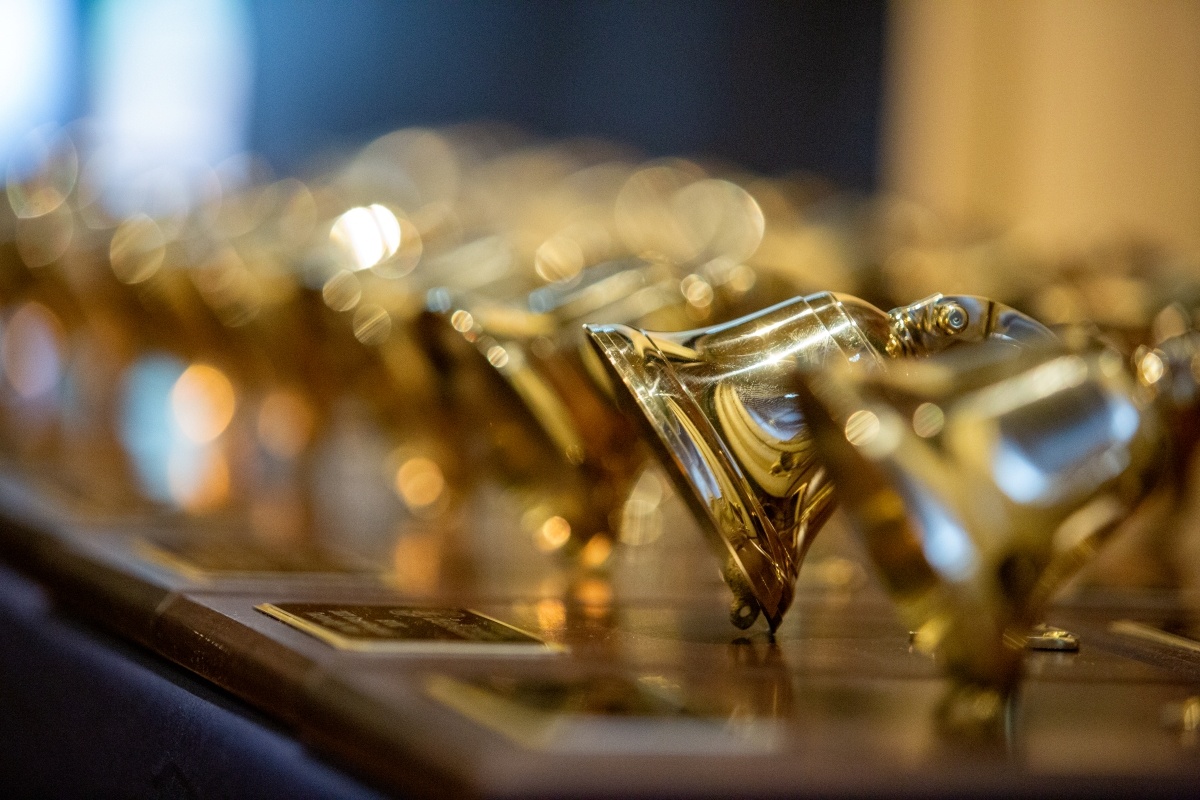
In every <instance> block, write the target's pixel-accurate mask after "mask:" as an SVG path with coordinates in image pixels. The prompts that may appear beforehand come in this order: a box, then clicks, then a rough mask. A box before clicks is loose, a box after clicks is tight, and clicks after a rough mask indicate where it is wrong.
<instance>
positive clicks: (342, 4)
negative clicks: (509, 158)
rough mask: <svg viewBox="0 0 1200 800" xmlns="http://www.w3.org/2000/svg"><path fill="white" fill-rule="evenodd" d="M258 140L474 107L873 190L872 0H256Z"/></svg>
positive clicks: (290, 150) (564, 130) (537, 129)
mask: <svg viewBox="0 0 1200 800" xmlns="http://www.w3.org/2000/svg"><path fill="white" fill-rule="evenodd" d="M250 12H251V17H252V19H253V23H254V29H255V30H254V38H255V42H256V48H257V53H256V60H257V77H256V83H255V89H254V104H253V117H252V133H251V145H252V147H253V148H254V149H255V150H257V151H258V152H260V153H262V154H263V155H265V156H266V157H267V159H268V161H270V162H271V163H272V164H273V165H274V166H275V167H276V168H277V169H279V170H281V171H283V172H288V171H295V170H297V169H300V168H302V167H303V165H304V164H305V163H307V161H308V160H309V159H310V158H311V157H312V156H313V155H314V154H317V153H320V152H321V151H323V150H325V149H328V148H331V147H335V146H347V145H354V144H358V143H362V142H365V141H367V140H368V139H370V138H371V137H373V136H374V135H377V134H380V133H383V132H385V131H388V130H390V129H393V128H396V127H400V126H406V125H444V124H450V123H456V122H464V121H471V120H477V119H496V120H503V121H506V122H511V123H515V124H517V125H519V126H521V127H523V128H525V129H527V130H529V131H531V132H534V133H537V134H543V135H547V136H553V137H558V136H567V135H598V136H603V137H607V138H612V139H616V140H619V141H622V142H626V143H628V144H632V145H635V146H637V147H639V148H641V149H642V150H643V151H644V152H646V153H647V154H648V155H666V154H679V155H700V156H707V157H717V158H724V159H728V160H731V161H734V162H736V163H739V164H743V165H746V166H749V167H752V168H755V169H759V170H763V171H766V172H769V173H780V172H784V171H789V170H794V169H803V170H809V171H814V172H818V173H821V174H823V175H826V176H828V177H830V178H833V179H834V180H836V181H838V182H840V183H842V184H843V185H846V186H851V187H856V188H861V189H870V188H872V187H873V186H874V182H875V174H876V166H875V162H876V150H877V146H876V139H877V136H878V119H879V100H880V89H881V63H882V51H883V33H884V30H883V29H884V3H883V0H870V1H869V2H864V1H858V2H842V1H841V0H821V1H820V2H815V1H811V0H810V1H808V2H794V3H768V2H727V1H724V0H691V1H690V2H684V1H682V0H657V1H656V2H655V1H652V0H644V1H643V2H632V1H631V0H590V1H588V0H563V1H562V2H517V1H515V0H514V1H512V2H499V1H498V0H474V1H470V0H442V1H441V2H422V1H420V0H393V1H392V2H382V1H381V0H320V1H318V0H308V1H304V0H260V1H259V2H254V3H251V4H250Z"/></svg>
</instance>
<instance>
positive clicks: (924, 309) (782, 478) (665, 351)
mask: <svg viewBox="0 0 1200 800" xmlns="http://www.w3.org/2000/svg"><path fill="white" fill-rule="evenodd" d="M586 328H587V331H588V334H589V336H590V339H591V342H592V344H593V346H594V347H595V348H596V350H597V352H598V353H599V354H600V355H601V356H602V361H603V363H604V364H605V366H606V367H607V368H608V370H609V372H610V374H611V376H612V383H613V384H614V386H616V387H619V389H618V392H619V393H620V394H621V396H622V397H623V398H625V400H626V401H629V402H631V404H632V405H633V407H634V408H633V411H632V415H633V416H634V417H635V418H636V419H638V420H639V421H640V422H641V423H642V424H643V428H644V429H645V430H646V432H647V439H649V440H650V442H651V443H652V444H653V445H654V446H655V448H656V451H657V453H658V455H659V457H660V459H661V460H662V462H663V464H664V465H666V467H667V469H668V471H669V472H670V473H671V474H672V476H673V477H674V478H675V481H676V483H677V484H678V485H679V487H680V491H681V493H682V494H683V495H684V496H685V497H686V498H687V500H688V501H689V503H690V504H691V505H692V507H693V509H694V511H695V512H696V515H697V517H698V518H699V519H700V520H701V521H702V522H703V523H704V524H705V527H706V530H707V531H708V532H709V534H710V535H711V538H712V544H713V545H714V547H715V548H716V550H717V552H718V554H719V555H720V557H721V558H722V560H723V562H724V565H725V571H724V575H725V579H726V581H727V583H728V584H729V586H730V588H731V589H732V590H733V593H734V603H733V607H732V611H731V619H732V621H733V623H734V624H735V625H737V626H739V627H748V626H749V625H751V624H752V623H753V622H754V621H755V619H757V617H758V616H759V614H760V612H761V613H762V614H763V615H765V617H766V619H767V622H768V623H769V625H770V626H771V628H772V629H774V628H776V627H778V625H779V623H780V621H781V620H782V618H783V615H784V613H785V612H786V611H787V609H788V607H789V606H790V605H791V603H792V598H793V594H794V590H795V583H796V577H797V574H798V572H799V569H800V564H801V562H802V561H803V559H804V555H805V552H806V551H807V550H808V547H809V545H810V544H811V543H812V538H813V536H814V535H815V534H816V533H817V531H818V530H819V529H820V527H821V525H822V524H823V523H824V522H825V520H826V518H827V517H828V516H829V514H830V513H831V511H832V510H833V494H832V492H833V489H832V486H831V485H830V482H829V480H828V477H827V476H826V472H825V468H824V465H823V462H822V460H821V459H820V458H819V457H818V454H817V453H816V452H815V451H814V448H813V441H812V437H811V436H810V434H809V432H808V423H807V420H806V418H805V413H804V411H803V409H802V407H801V405H800V403H799V401H798V399H797V394H796V389H795V386H794V383H795V380H796V375H797V374H798V372H800V371H802V370H803V371H807V370H822V369H827V368H830V367H833V366H836V365H837V364H844V363H853V364H861V365H863V366H865V367H868V368H869V369H871V370H874V371H879V370H882V369H884V368H885V366H886V365H887V364H888V363H889V362H891V361H892V360H894V359H896V358H899V357H902V356H904V357H907V356H927V355H930V354H932V353H936V352H940V351H942V350H945V349H947V348H949V347H951V346H954V345H958V344H964V343H978V342H982V341H994V342H997V343H999V345H1007V347H1008V349H1010V350H1015V349H1016V347H1017V345H1018V344H1020V343H1025V342H1034V341H1042V340H1050V339H1052V338H1053V336H1052V334H1050V332H1049V331H1047V330H1046V329H1045V328H1043V327H1042V326H1041V325H1039V324H1038V323H1037V322H1034V321H1033V320H1032V319H1030V318H1028V317H1026V316H1024V315H1022V314H1020V313H1018V312H1016V311H1014V310H1012V309H1009V308H1006V307H1004V306H1000V305H999V304H996V303H993V302H991V301H989V300H985V299H982V298H977V297H966V296H956V297H943V296H941V295H935V296H933V297H930V298H927V299H925V300H922V301H920V302H918V303H914V304H913V305H911V306H905V307H902V308H898V309H895V310H894V311H892V312H890V313H885V312H883V311H880V310H879V309H877V308H875V307H874V306H872V305H870V304H868V303H866V302H864V301H862V300H859V299H857V298H853V297H849V296H845V295H837V294H831V293H822V294H816V295H810V296H808V297H800V298H796V299H794V300H791V301H788V302H785V303H782V304H780V305H778V306H774V307H772V308H768V309H766V310H765V311H761V312H759V313H757V314H753V315H751V316H748V317H744V318H742V319H739V320H736V321H734V322H731V323H728V324H726V325H721V326H717V327H713V328H708V329H702V330H691V331H685V332H682V333H659V332H648V331H644V330H637V329H634V328H630V327H627V326H624V325H589V326H586ZM999 345H998V346H999Z"/></svg>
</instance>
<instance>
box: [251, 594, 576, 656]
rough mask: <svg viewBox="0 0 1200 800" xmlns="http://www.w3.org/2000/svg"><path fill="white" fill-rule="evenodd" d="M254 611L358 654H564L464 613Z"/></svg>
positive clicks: (334, 607) (384, 608) (304, 606)
mask: <svg viewBox="0 0 1200 800" xmlns="http://www.w3.org/2000/svg"><path fill="white" fill-rule="evenodd" d="M255 608H256V609H257V610H258V611H261V612H262V613H264V614H266V615H268V616H271V617H274V618H275V619H277V620H279V621H280V622H284V623H286V624H288V625H291V626H292V627H293V628H296V629H297V630H301V631H304V632H305V633H307V634H309V635H310V636H314V637H316V638H318V639H320V640H321V641H323V642H325V643H326V644H328V645H331V646H332V647H336V648H338V649H339V650H353V651H356V652H360V653H429V654H446V655H456V654H467V653H478V654H485V655H539V654H545V653H557V652H563V651H564V649H565V648H563V647H562V646H560V645H555V644H551V643H548V642H546V641H544V640H542V639H539V638H538V637H536V636H534V635H533V634H531V633H528V632H526V631H523V630H521V629H520V628H516V627H514V626H512V625H509V624H508V623H506V622H501V621H500V620H497V619H493V618H492V617H489V616H487V615H486V614H480V613H479V612H478V611H472V610H470V609H466V608H427V607H412V606H394V605H354V604H336V603H280V604H273V603H264V604H262V605H259V606H255Z"/></svg>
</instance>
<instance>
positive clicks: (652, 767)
mask: <svg viewBox="0 0 1200 800" xmlns="http://www.w3.org/2000/svg"><path fill="white" fill-rule="evenodd" d="M12 488H13V487H12V486H11V485H8V489H5V488H4V486H0V508H3V509H5V513H6V515H7V519H8V524H7V525H6V526H5V528H4V534H3V536H2V537H0V539H2V540H3V544H4V548H5V550H6V551H7V555H8V558H9V560H10V561H11V562H12V563H13V564H16V565H18V566H20V567H21V569H22V570H23V571H24V572H25V573H26V574H27V575H33V576H36V578H37V579H38V581H40V585H41V586H45V587H47V588H46V589H42V588H40V586H35V584H32V583H30V582H29V580H28V579H27V578H24V577H18V576H17V575H16V574H15V573H11V572H5V573H4V574H3V576H2V580H0V587H2V589H0V593H2V595H3V596H2V599H3V604H2V605H3V608H2V609H0V617H2V619H0V624H2V625H3V626H4V627H5V628H7V629H8V631H9V633H10V635H9V636H8V637H6V638H7V640H8V641H10V642H21V643H22V644H21V646H20V647H16V646H11V645H10V646H9V647H7V648H4V649H3V650H0V659H2V661H0V679H2V680H4V684H5V685H7V686H10V687H13V691H12V692H9V693H3V694H0V702H3V703H4V704H5V705H6V706H7V707H6V708H3V709H0V711H3V712H4V713H3V719H5V720H7V721H8V723H7V724H6V725H5V726H4V728H5V730H4V734H3V735H4V737H5V740H6V741H5V742H4V746H3V747H0V751H2V752H3V754H4V758H5V759H7V760H8V762H9V765H11V766H12V767H13V769H12V770H8V769H6V770H4V774H7V775H10V776H11V775H21V776H22V779H28V781H30V783H29V785H30V786H31V787H33V788H34V789H37V790H39V791H41V792H42V793H51V794H63V793H67V794H70V793H72V792H71V791H70V789H71V788H73V787H75V786H78V785H82V784H81V783H80V782H82V783H83V784H87V785H92V786H95V787H99V788H100V791H99V792H98V793H99V794H105V793H111V794H130V793H134V794H136V793H152V794H163V795H166V796H206V795H211V794H251V793H252V794H256V795H272V794H288V795H289V796H305V795H307V794H312V795H339V796H348V797H358V796H362V797H367V796H371V795H372V793H374V792H376V791H385V792H387V791H396V792H400V793H405V794H415V795H455V796H463V795H475V796H492V797H504V796H514V795H520V796H539V795H544V796H564V795H571V796H597V797H598V796H629V795H639V796H662V795H667V794H669V795H672V796H715V795H729V794H734V793H736V794H739V795H758V796H818V795H820V796H861V795H863V794H889V795H913V796H916V795H920V796H930V795H946V796H949V795H955V796H957V795H959V794H961V793H963V792H970V793H972V794H976V795H1008V794H1011V793H1014V792H1019V793H1022V794H1031V795H1044V796H1049V795H1054V796H1059V795H1063V794H1076V793H1079V794H1089V795H1092V796H1096V795H1100V796H1110V795H1116V794H1120V793H1126V792H1128V791H1131V790H1134V789H1136V790H1137V791H1138V792H1139V793H1140V794H1142V795H1146V794H1159V795H1164V796H1169V795H1175V794H1186V793H1187V792H1188V791H1189V790H1190V789H1192V788H1193V787H1194V786H1195V785H1196V779H1197V778H1198V777H1200V743H1198V742H1197V732H1196V730H1195V728H1196V725H1195V722H1196V720H1195V719H1192V717H1193V716H1195V714H1196V711H1197V708H1200V707H1194V706H1193V705H1192V703H1193V702H1196V701H1193V698H1195V697H1196V696H1197V695H1200V654H1197V653H1195V652H1193V651H1189V650H1188V649H1186V648H1181V647H1176V646H1172V645H1171V644H1170V643H1169V642H1152V641H1148V640H1144V639H1140V638H1137V637H1133V636H1129V635H1126V634H1124V633H1121V632H1119V630H1114V629H1113V628H1112V623H1113V622H1115V621H1117V620H1123V619H1125V620H1135V621H1141V622H1145V623H1148V624H1161V623H1163V622H1165V621H1168V620H1170V619H1173V618H1178V617H1179V616H1180V615H1181V614H1185V613H1186V603H1181V599H1180V598H1179V597H1174V596H1162V595H1157V594H1147V593H1124V594H1095V593H1092V594H1087V593H1084V594H1076V595H1075V596H1074V597H1073V598H1072V599H1070V600H1069V601H1066V602H1064V603H1063V604H1061V605H1060V606H1058V607H1057V608H1056V609H1055V611H1054V613H1053V614H1052V615H1051V616H1050V618H1049V619H1048V621H1049V622H1051V623H1054V624H1057V625H1061V626H1063V627H1066V628H1067V629H1069V630H1071V631H1072V632H1074V633H1076V634H1077V635H1078V636H1079V637H1080V640H1081V643H1082V644H1081V647H1080V650H1079V652H1077V653H1053V652H1031V653H1030V654H1029V656H1028V659H1027V680H1026V681H1025V683H1024V685H1023V687H1022V691H1021V692H1020V694H1019V696H1018V697H1016V698H1015V699H1014V701H1013V703H1012V707H1011V708H1010V714H1009V725H1008V728H1007V730H1006V731H1004V732H1001V734H999V735H997V736H994V737H990V738H984V739H980V740H971V739H966V738H964V737H962V736H958V735H948V734H947V733H945V732H944V731H941V730H940V729H939V727H938V726H937V725H936V724H935V722H934V719H935V717H934V714H933V711H934V709H935V707H936V705H937V702H938V700H939V698H940V696H941V695H942V693H943V692H944V690H945V686H944V682H943V680H942V679H941V678H940V676H939V673H938V670H937V665H936V663H935V662H934V661H933V660H931V659H930V658H929V657H927V656H925V655H923V654H921V653H919V652H916V651H914V650H913V649H912V648H911V647H910V646H909V641H908V633H907V631H906V630H905V628H904V627H903V626H902V625H901V624H900V623H899V621H898V620H897V618H896V616H895V614H894V612H893V609H892V607H891V605H890V604H889V603H888V602H887V600H886V598H885V597H884V596H883V595H882V593H881V592H880V590H879V588H878V586H877V585H876V584H875V583H874V582H873V581H872V580H871V579H870V578H869V577H865V578H861V579H858V580H851V581H844V580H842V581H826V582H821V581H820V580H815V581H814V580H809V582H807V583H805V584H803V585H802V586H801V591H800V593H799V597H798V600H797V603H796V607H795V608H794V609H793V611H792V612H791V613H790V614H789V616H788V617H787V619H786V620H785V623H784V625H783V627H782V628H781V629H780V630H779V631H778V633H777V636H776V637H775V639H774V640H773V641H772V640H771V639H770V637H768V635H767V633H766V631H765V630H763V629H758V630H753V629H752V630H751V631H749V632H743V631H738V630H736V629H734V628H732V627H731V626H730V624H729V622H728V619H727V613H728V594H727V592H726V590H725V589H724V587H723V586H722V585H721V584H720V583H719V579H717V578H714V577H713V576H712V575H710V574H709V573H708V572H703V579H697V580H695V581H694V582H693V583H691V584H687V585H683V584H679V583H677V582H670V581H665V580H664V581H661V582H660V583H659V585H658V586H654V585H647V584H646V582H645V580H644V578H639V577H637V576H644V574H645V573H646V572H647V571H650V573H651V574H654V575H660V576H661V575H663V574H666V573H664V572H662V571H661V570H662V569H669V568H670V566H671V564H672V563H675V562H677V561H679V560H680V559H686V558H692V556H691V555H690V554H686V553H683V552H682V551H678V550H674V549H672V545H671V544H670V543H669V542H668V543H666V544H664V545H662V548H661V552H659V553H658V555H657V556H654V555H653V554H651V555H647V554H645V553H643V554H642V555H640V556H639V558H640V559H641V561H640V562H637V560H636V559H635V560H634V563H631V564H626V565H624V566H622V565H620V564H618V565H616V566H614V567H613V569H612V571H611V572H610V573H608V574H607V575H606V576H604V577H603V578H601V577H598V576H597V575H596V574H593V573H588V572H579V571H565V570H562V569H555V570H551V571H549V572H548V573H546V574H542V575H538V574H532V575H525V576H516V577H514V576H512V575H509V576H501V577H500V578H499V579H497V580H494V581H492V582H490V583H489V582H487V581H480V582H478V583H476V585H474V586H472V587H466V588H464V587H462V586H458V587H451V586H441V585H436V584H435V585H425V586H422V587H420V591H414V590H413V589H412V587H405V586H403V585H398V584H397V583H396V582H395V581H394V580H390V579H381V578H380V577H379V576H378V575H374V574H371V573H360V572H356V571H349V572H337V573H334V572H327V571H325V572H320V571H319V572H305V571H303V570H301V571H288V572H281V571H275V572H272V571H263V570H261V569H259V568H255V569H247V568H246V564H248V563H252V562H253V560H251V561H246V560H245V559H244V558H241V556H239V557H238V559H233V560H234V561H236V562H237V563H238V564H239V565H240V566H239V568H238V569H227V570H215V569H213V568H212V566H213V565H212V564H211V563H208V562H206V563H205V568H204V569H199V568H186V567H185V566H181V563H180V562H181V560H182V559H181V558H175V557H168V558H164V557H163V552H164V550H165V551H166V552H167V553H168V555H170V554H171V553H179V552H184V551H181V550H180V549H179V547H177V545H178V544H179V541H180V537H183V539H184V540H185V541H186V540H187V537H188V536H192V535H201V536H205V537H208V540H209V541H211V540H212V538H213V537H214V536H216V535H217V534H214V533H213V532H212V531H201V532H200V533H199V534H190V533H181V532H180V529H178V527H172V528H170V529H169V530H166V529H160V527H157V524H156V523H155V522H154V521H142V522H135V521H130V520H120V521H112V520H107V521H105V520H97V519H92V518H87V517H85V516H80V515H78V514H74V513H72V511H71V509H70V508H68V507H63V506H61V505H56V504H55V502H54V501H53V500H52V498H47V497H44V496H41V495H39V494H38V493H37V492H36V491H33V492H30V491H29V490H28V487H25V489H23V490H22V491H20V492H16V491H12ZM164 531H165V532H164ZM680 541H684V542H686V541H687V540H686V538H684V539H681V540H680ZM147 543H150V545H153V546H148V545H147ZM646 552H647V553H648V552H649V551H646ZM817 556H819V557H820V556H821V554H820V553H818V554H817ZM655 558H659V559H660V560H662V561H663V562H664V563H663V564H657V565H656V564H655V562H654V559H655ZM828 558H829V559H833V566H836V567H839V568H840V569H842V571H843V572H845V567H846V565H847V563H852V562H846V561H845V559H842V560H841V561H837V560H836V559H839V558H841V556H837V555H831V556H828ZM700 563H703V562H700ZM817 563H820V562H819V561H818V562H817ZM664 564H665V566H664ZM192 566H193V567H195V562H192ZM685 566H686V571H687V572H688V574H693V573H696V572H697V567H696V566H695V564H694V563H687V564H685ZM655 570H658V571H655ZM623 571H627V572H628V575H626V574H625V573H624V572H623ZM714 571H715V570H714ZM834 571H835V572H836V571H837V570H834ZM812 572H813V573H814V574H817V575H818V576H819V574H820V569H816V570H812ZM629 575H632V576H634V577H632V578H631V577H628V576H629ZM638 581H641V582H640V583H639V582H638ZM47 590H48V591H49V592H50V596H51V597H53V598H54V599H55V601H56V603H57V606H51V605H50V604H49V603H48V601H47V599H46V597H47V595H45V594H44V592H45V591H47ZM297 603H308V604H321V605H324V606H325V607H326V608H327V609H332V610H334V612H336V613H340V612H338V611H337V610H338V609H341V611H344V612H345V613H350V612H348V611H346V609H351V610H354V609H357V611H354V613H360V614H362V613H367V612H370V613H371V614H374V613H379V614H387V613H390V612H389V609H397V608H417V609H422V610H424V611H425V612H428V610H429V609H443V610H446V609H449V610H453V609H458V608H470V609H474V610H475V611H477V612H479V613H481V614H483V615H486V616H488V617H490V618H493V619H495V620H499V621H501V622H503V623H505V624H508V625H511V626H515V627H516V628H518V629H521V630H524V631H528V632H530V633H532V634H533V635H534V636H536V637H537V638H538V639H540V640H542V641H544V642H545V643H547V644H548V645H549V646H530V647H519V646H518V647H513V646H511V645H510V646H507V647H504V648H498V647H491V646H479V645H478V643H475V646H473V647H461V646H441V645H439V646H432V647H431V646H429V645H428V643H425V644H421V645H419V646H410V645H411V643H404V644H403V645H402V646H399V647H383V648H374V649H370V648H369V649H368V650H366V651H361V650H354V649H344V648H339V647H337V646H334V645H331V644H330V643H328V642H327V641H324V640H322V639H320V638H317V637H315V636H313V635H311V632H308V631H305V630H301V629H299V628H297V627H295V626H293V625H289V624H285V622H282V621H280V620H279V619H277V618H275V617H272V616H269V615H267V614H265V613H263V612H262V611H261V610H260V608H259V607H260V606H263V605H264V604H273V605H275V606H283V607H288V604H297ZM55 607H57V608H61V609H65V610H66V616H64V615H63V614H62V613H60V612H58V611H55V610H54V608H55ZM364 609H366V611H364ZM75 616H79V617H82V618H86V619H91V620H94V621H96V622H99V623H100V624H101V625H102V626H104V627H105V628H106V629H107V630H110V631H113V632H115V633H116V634H117V637H115V638H114V637H111V636H110V635H109V634H107V633H100V632H98V631H96V630H95V629H93V628H90V627H85V626H82V625H80V624H78V623H76V622H74V621H72V620H73V619H74V618H75ZM393 644H394V643H393ZM251 708H252V709H254V710H253V711H249V709H251ZM98 753H103V754H104V755H103V757H98V756H97V754H98ZM66 754H72V757H71V758H65V755H66ZM55 763H60V764H64V765H66V764H69V765H70V766H69V767H65V768H62V769H55V768H54V766H53V765H54V764H55ZM330 763H332V764H336V765H337V767H331V766H330ZM0 766H5V765H4V764H3V763H0ZM348 774H349V775H354V776H355V777H353V778H351V777H347V775H348ZM139 781H141V783H138V782H139ZM129 786H140V787H142V789H140V790H135V791H127V789H126V787H129ZM143 790H144V791H143Z"/></svg>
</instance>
